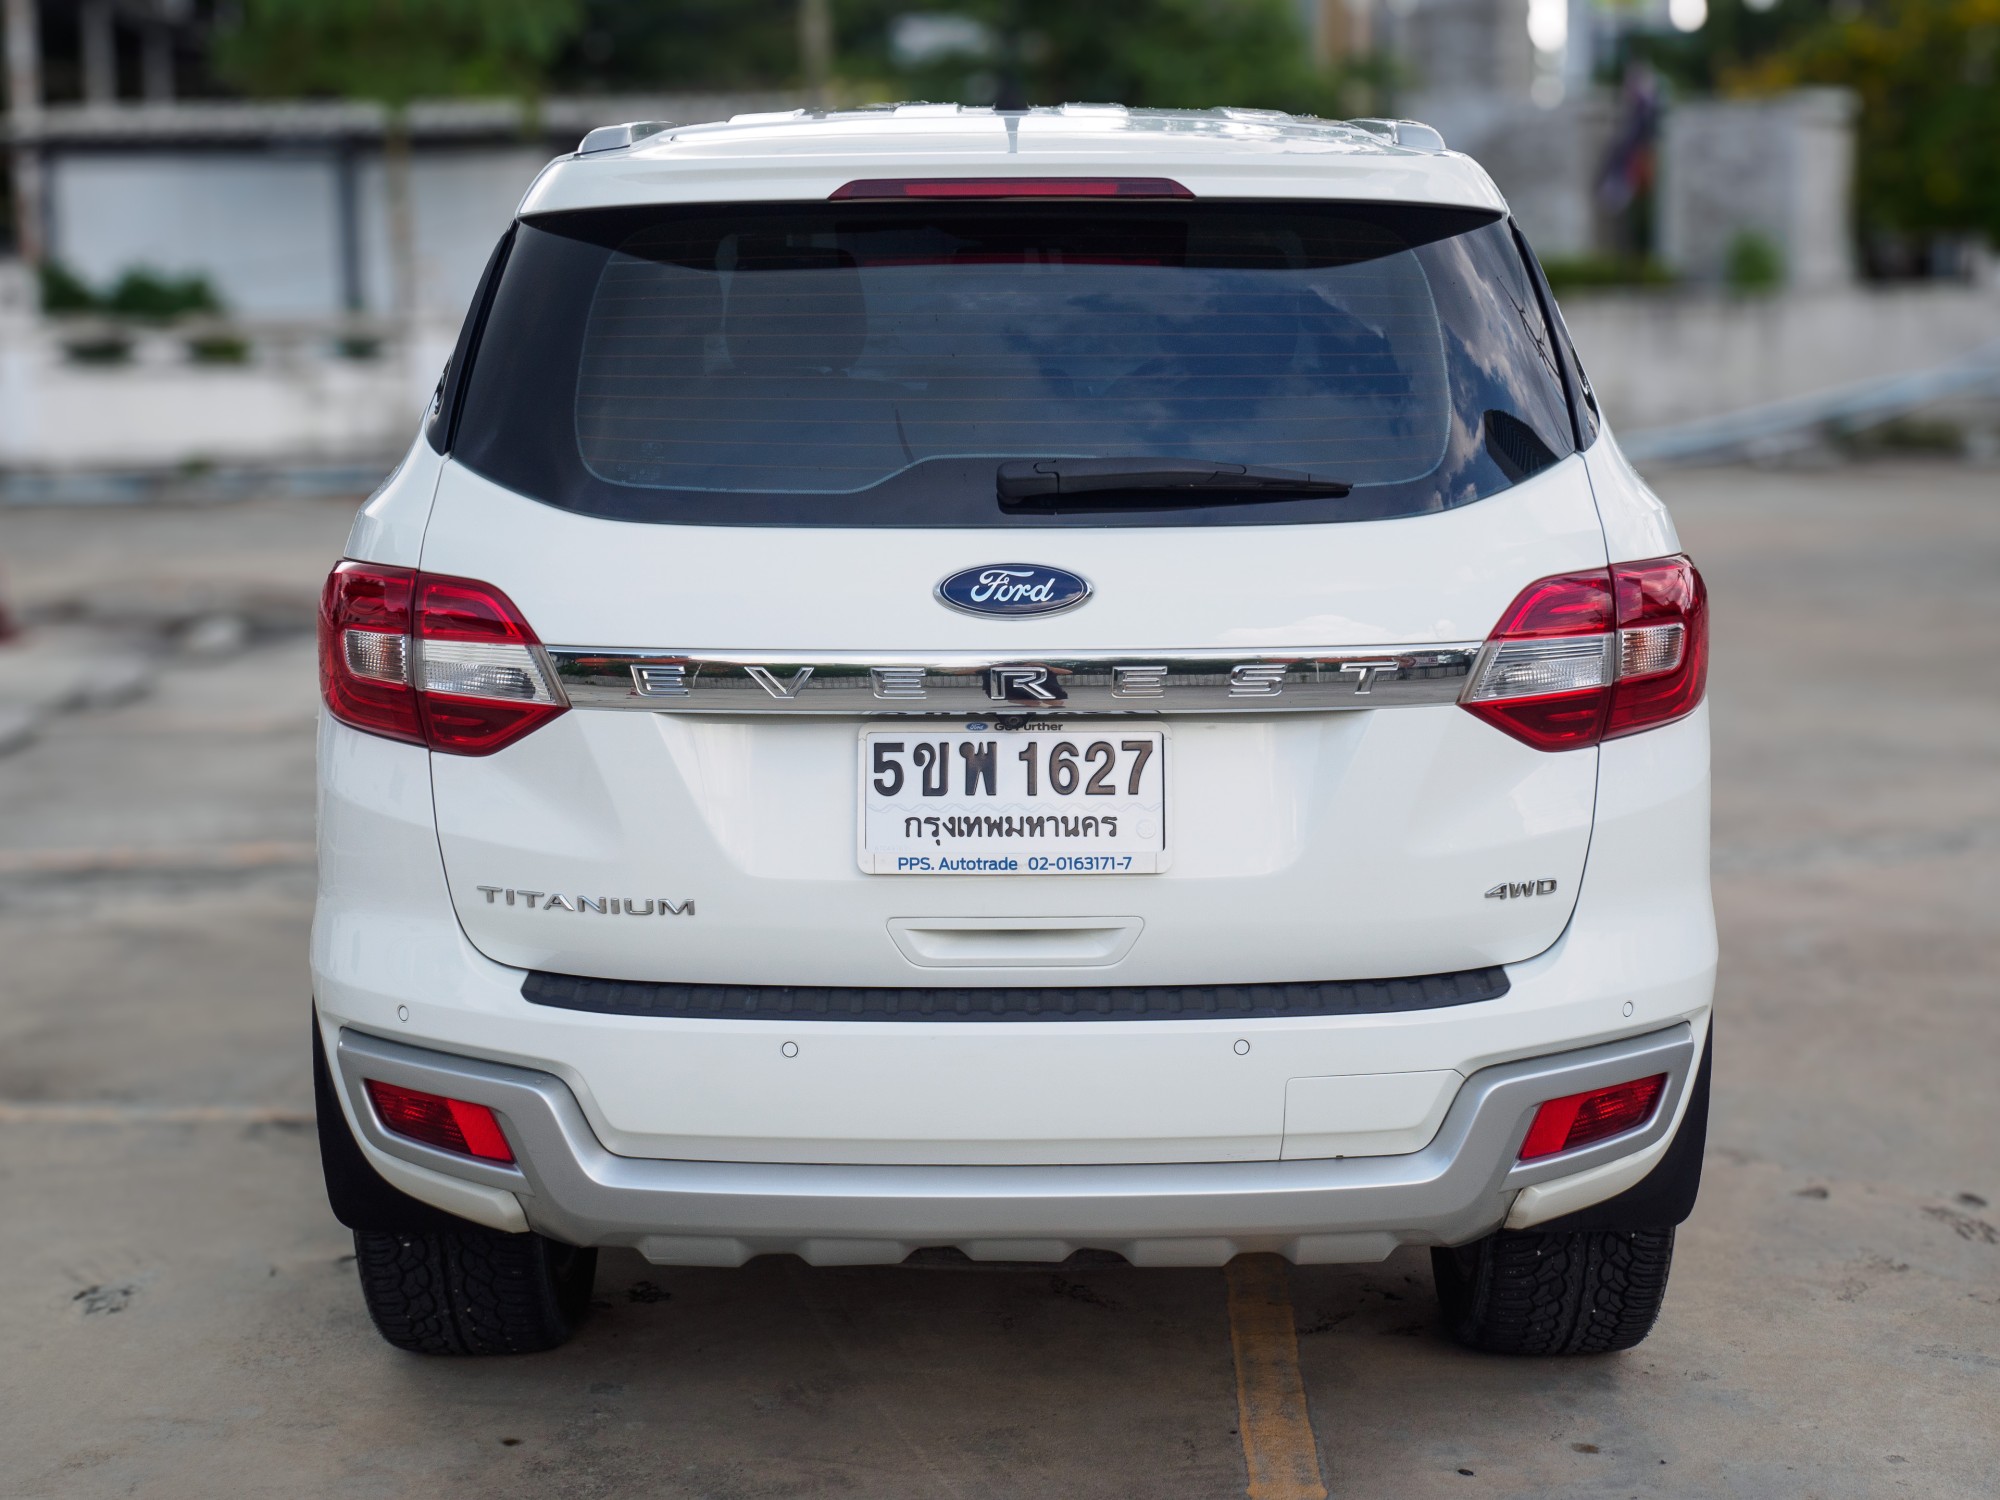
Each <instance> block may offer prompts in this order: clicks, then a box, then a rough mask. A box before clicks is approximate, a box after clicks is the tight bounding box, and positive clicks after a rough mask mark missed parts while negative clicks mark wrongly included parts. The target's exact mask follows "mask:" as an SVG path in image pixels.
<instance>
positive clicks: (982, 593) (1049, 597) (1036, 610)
mask: <svg viewBox="0 0 2000 1500" xmlns="http://www.w3.org/2000/svg"><path fill="white" fill-rule="evenodd" d="M937 596H938V602H939V603H940V604H944V605H947V606H948V607H950V608H952V609H957V610H963V611H964V612H965V613H966V614H969V615H1048V614H1054V613H1055V612H1056V611H1057V610H1059V609H1074V608H1076V606H1077V605H1079V604H1081V603H1083V601H1084V600H1086V599H1088V598H1089V597H1090V581H1089V580H1088V579H1086V578H1080V577H1078V576H1077V575H1076V574H1074V573H1070V572H1066V571H1064V570H1063V569H1061V568H1045V567H1043V566H1041V564H1039V563H984V564H982V565H981V566H979V567H976V568H967V569H965V570H964V571H963V572H958V573H954V574H952V575H951V577H949V578H947V579H945V580H944V581H943V582H942V583H940V584H939V585H938V586H937Z"/></svg>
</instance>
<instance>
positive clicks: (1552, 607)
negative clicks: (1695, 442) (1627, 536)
mask: <svg viewBox="0 0 2000 1500" xmlns="http://www.w3.org/2000/svg"><path fill="white" fill-rule="evenodd" d="M1707 680H1708V592H1707V590H1706V589H1705V588H1704V586H1703V584H1702V581H1701V574H1700V573H1699V572H1697V571H1696V570H1695V566H1694V564H1693V563H1691V562H1689V561H1688V560H1687V559H1686V558H1685V557H1661V558H1654V559H1652V560H1651V561H1649V562H1637V563H1619V564H1617V565H1616V566H1614V567H1610V568H1599V569H1595V570H1593V571H1591V572H1587V573H1564V574H1560V575H1558V576H1557V577H1554V578H1544V579H1541V580H1539V581H1537V582H1535V583H1531V584H1529V585H1528V586H1527V587H1526V588H1525V589H1523V590H1522V591H1521V593H1520V595H1519V597H1517V598H1516V599H1515V600H1514V602H1513V604H1512V605H1510V606H1509V607H1508V609H1507V612H1506V614H1504V615H1502V616H1501V618H1500V623H1499V624H1498V625H1497V626H1495V627H1494V630H1493V634H1492V635H1491V636H1489V637H1488V638H1487V641H1486V647H1485V649H1484V650H1483V651H1481V652H1480V655H1479V664H1478V666H1477V667H1476V668H1475V669H1474V672H1473V677H1472V681H1471V682H1470V683H1469V684H1468V685H1467V687H1466V690H1465V692H1464V694H1463V695H1462V696H1461V697H1460V698H1459V703H1460V705H1461V706H1462V707H1463V708H1465V710H1466V711H1467V712H1469V713H1472V714H1476V715H1477V716H1478V717H1480V718H1482V719H1484V720H1486V722H1487V723H1489V724H1491V725H1493V726H1494V727H1495V728H1497V729H1502V730H1505V731H1506V732H1507V733H1508V734H1511V735H1513V736H1514V738H1515V739H1517V740H1520V741H1522V742H1523V743H1524V744H1528V745H1533V746H1534V747H1535V748H1536V749H1537V750H1574V749H1579V748H1581V747H1583V746H1585V745H1595V744H1597V743H1599V742H1600V741H1603V740H1606V739H1613V738H1616V737H1617V736H1619V735H1624V734H1636V733H1638V732H1639V731H1640V730H1642V729H1653V728H1657V727H1658V726H1659V725H1661V724H1668V723H1672V722H1673V721H1674V720H1675V719H1680V718H1685V717H1686V716H1687V715H1688V714H1690V713H1692V712H1694V710H1695V707H1696V706H1697V705H1698V704H1699V703H1700V702H1701V695H1702V691H1703V688H1704V686H1705V685H1706V683H1707Z"/></svg>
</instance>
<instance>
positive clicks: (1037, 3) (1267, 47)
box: [834, 0, 1381, 115]
mask: <svg viewBox="0 0 2000 1500" xmlns="http://www.w3.org/2000/svg"><path fill="white" fill-rule="evenodd" d="M927 8H928V7H919V6H914V5H912V4H910V3H909V0H836V3H835V7H834V17H835V23H836V26H837V28H838V34H839V42H840V54H841V61H842V64H843V70H844V71H845V72H847V73H849V74H850V75H851V74H853V73H854V72H856V71H867V70H870V69H871V68H872V69H875V70H880V71H882V72H885V73H889V74H891V75H892V76H895V77H896V78H897V81H898V82H900V83H901V84H902V85H903V86H904V87H905V88H906V89H909V90H911V91H912V92H913V93H914V95H915V96H917V97H927V98H934V99H942V100H952V99H956V100H961V101H963V102H968V103H991V102H997V103H1000V104H1006V105H1021V104H1061V103H1065V102H1068V101H1078V100H1082V101H1102V102H1116V103H1120V104H1130V105H1136V106H1154V107H1163V108H1202V107H1205V106H1208V105H1216V104H1235V105H1242V106H1247V107H1252V108H1266V109H1286V110H1296V111H1299V112H1302V113H1315V114H1335V115H1337V114H1346V113H1350V112H1357V111H1352V110H1351V109H1350V108H1349V105H1350V104H1351V103H1352V102H1353V94H1354V91H1355V88H1356V86H1357V84H1366V83H1369V82H1376V83H1379V82H1380V81H1381V79H1380V77H1379V69H1378V68H1377V67H1376V66H1375V65H1372V64H1362V65H1358V66H1350V67H1348V68H1347V69H1345V70H1344V71H1342V72H1340V73H1336V74H1329V73H1325V72H1322V71H1321V70H1320V69H1318V68H1317V67H1315V66H1314V64H1313V61H1312V57H1311V49H1310V47H1309V45H1308V43H1307V40H1306V37H1305V33H1304V29H1303V27H1302V26H1301V25H1300V21H1299V7H1298V5H1297V4H1296V0H1121V3H1120V4H1119V5H1118V6H1117V7H1116V9H1115V11H1113V10H1112V9H1111V8H1110V7H1108V6H1104V5H1101V4H1099V5H1092V4H1088V3H1079V0H959V3H957V4H955V5H951V6H949V7H944V6H940V7H938V10H939V11H944V10H946V9H948V10H949V12H950V13H951V14H952V15H954V16H958V17H963V18H965V19H968V20H971V21H976V22H978V23H980V25H981V27H982V28H983V30H984V32H985V34H986V35H987V36H988V37H989V38H990V45H988V46H987V47H986V48H985V49H984V53H983V55H978V54H972V55H959V56H947V57H940V58H938V59H936V60H935V61H934V62H931V63H929V64H919V65H916V66H909V65H902V66H900V67H899V66H898V65H897V63H896V62H895V61H894V60H893V57H892V54H891V52H890V48H889V44H888V37H889V35H890V32H891V26H892V24H893V22H894V19H895V16H896V14H897V13H898V12H903V11H910V10H914V9H927Z"/></svg>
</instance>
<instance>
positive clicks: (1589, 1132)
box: [1521, 1073, 1667, 1161]
mask: <svg viewBox="0 0 2000 1500" xmlns="http://www.w3.org/2000/svg"><path fill="white" fill-rule="evenodd" d="M1666 1086H1667V1075H1666V1074H1664V1073H1655V1074H1654V1075H1653V1076H1652V1077H1651V1078H1635V1079H1633V1080H1632V1082H1630V1083H1617V1084H1613V1085H1612V1086H1611V1087H1610V1088H1608V1089H1592V1090H1591V1091H1590V1092H1589V1093H1587V1094H1569V1095H1566V1096H1564V1097H1563V1098H1561V1099H1551V1100H1549V1101H1548V1102H1547V1103H1546V1104H1544V1105H1542V1107H1541V1108H1540V1109H1537V1110H1536V1111H1535V1122H1534V1124H1532V1125H1530V1126H1529V1127H1528V1138H1527V1139H1526V1140H1524V1141H1522V1142H1521V1160H1522V1161H1534V1160H1535V1159H1536V1158H1537V1157H1543V1156H1554V1155H1555V1154H1556V1153H1557V1152H1560V1151H1574V1150H1575V1149H1576V1148H1577V1147H1578V1146H1588V1145H1591V1144H1593V1143H1594V1142H1597V1141H1603V1140H1609V1139H1610V1138H1611V1137H1612V1136H1614V1135H1623V1134H1624V1133H1625V1132H1626V1131H1628V1130H1636V1129H1637V1128H1638V1127H1639V1126H1641V1125H1643V1124H1645V1123H1646V1121H1648V1120H1650V1119H1651V1118H1652V1117H1653V1107H1654V1106H1655V1105H1656V1104H1658V1103H1659V1102H1660V1094H1661V1091H1662V1090H1664V1089H1665V1088H1666Z"/></svg>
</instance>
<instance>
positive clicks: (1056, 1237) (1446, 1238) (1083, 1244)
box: [336, 1023, 1695, 1265]
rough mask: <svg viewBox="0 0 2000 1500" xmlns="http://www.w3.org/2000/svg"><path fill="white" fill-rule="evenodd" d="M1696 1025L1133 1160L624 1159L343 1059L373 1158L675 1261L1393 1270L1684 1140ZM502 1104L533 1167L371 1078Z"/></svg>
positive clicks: (541, 1096)
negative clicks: (1410, 1106)
mask: <svg viewBox="0 0 2000 1500" xmlns="http://www.w3.org/2000/svg"><path fill="white" fill-rule="evenodd" d="M1694 1054H1695V1047H1694V1038H1693V1033H1692V1030H1691V1029H1690V1028H1689V1027H1688V1026H1687V1025H1686V1024H1685V1023H1683V1024H1681V1025H1677V1026H1673V1027H1670V1028H1668V1029H1667V1030H1664V1031H1656V1032H1652V1033H1650V1034H1648V1035H1645V1036H1638V1037H1630V1038H1626V1039H1624V1040H1621V1041H1616V1042H1608V1043H1605V1044H1603V1045H1600V1046H1595V1047H1587V1048H1584V1049H1582V1050H1579V1051H1575V1052H1564V1053H1559V1054H1556V1055H1554V1056H1550V1057H1538V1058H1528V1059H1523V1060H1521V1061H1518V1062H1510V1063H1502V1064H1500V1065H1498V1066H1496V1067H1491V1068H1484V1069H1482V1070H1480V1071H1479V1072H1477V1073H1475V1074H1473V1075H1472V1077H1470V1078H1469V1079H1467V1080H1466V1082H1465V1084H1464V1086H1463V1087H1462V1088H1461V1089H1460V1090H1459V1093H1458V1097H1457V1099H1456V1100H1455V1101H1454V1102H1453V1104H1452V1106H1451V1109H1450V1111H1449V1112H1448V1113H1447V1114H1446V1116H1445V1120H1444V1124H1443V1125H1442V1126H1440V1127H1439V1129H1438V1133H1437V1136H1436V1137H1435V1138H1434V1139H1433V1140H1432V1141H1431V1143H1430V1145H1428V1146H1426V1147H1425V1148H1424V1149H1423V1150H1421V1151H1418V1152H1414V1153H1412V1154H1410V1155H1407V1156H1377V1157H1348V1158H1340V1159H1333V1160H1310V1161H1257V1162H1190V1163H1173V1164H1145V1165H1130V1166H1119V1165H1113V1166H1071V1167H1064V1166H1023V1167H993V1166H850V1165H811V1164H793V1163H740V1162H705V1161H666V1160H658V1159H653V1158H639V1157H629V1156H614V1155H613V1154H612V1153H610V1152H609V1151H607V1150H605V1149H604V1147H603V1145H602V1144H601V1143H600V1142H599V1141H598V1139H597V1136H596V1135H595V1134H594V1133H593V1131H592V1130H591V1128H590V1125H589V1123H588V1121H587V1120H586V1119H585V1118H584V1115H583V1111H582V1109H581V1108H580V1107H579V1106H578V1104H577V1101H576V1097H575V1095H574V1094H572V1093H571V1092H570V1090H569V1088H568V1087H567V1086H566V1085H565V1084H564V1083H563V1082H562V1081H561V1080H560V1079H558V1078H555V1077H553V1076H552V1075H550V1074H547V1073H543V1072H538V1071H535V1070H533V1069H528V1068H519V1067H511V1066H508V1065H505V1064H501V1063H491V1062H483V1061H478V1060H476V1059H472V1058H464V1057H457V1056H453V1055H451V1054H448V1053H443V1052H433V1051H429V1050H427V1049H424V1048H419V1047H410V1046H406V1045H404V1044H402V1043H400V1042H392V1041H388V1040H386V1039H384V1038H382V1037H377V1036H372V1035H368V1034H366V1033H363V1032H358V1031H353V1030H343V1031H342V1032H341V1033H340V1038H339V1043H338V1047H337V1051H336V1062H337V1067H338V1071H339V1074H340V1078H341V1082H342V1086H343V1087H345V1088H346V1089H347V1091H348V1098H349V1101H350V1103H351V1104H352V1105H353V1111H354V1117H355V1118H356V1119H357V1120H359V1121H360V1122H361V1126H362V1130H363V1132H364V1133H365V1134H366V1136H367V1138H368V1141H369V1143H370V1144H371V1145H373V1146H375V1147H376V1148H378V1149H380V1150H382V1151H384V1152H387V1153H389V1154H390V1155H392V1156H396V1157H400V1158H401V1159H403V1160H405V1161H409V1162H414V1163H416V1164H418V1165H420V1166H425V1167H429V1168H431V1169H433V1170H435V1171H439V1172H444V1173H446V1174H448V1175H451V1176H454V1177H459V1178H463V1179H465V1180H467V1181H470V1182H479V1183H485V1184H487V1185H489V1186H494V1187H501V1188H506V1189H509V1190H510V1191H512V1192H514V1193H516V1194H518V1195H519V1196H520V1201H521V1206H522V1208H523V1210H524V1211H525V1212H526V1214H527V1218H528V1222H529V1223H530V1224H531V1225H533V1226H534V1227H535V1228H536V1229H537V1230H539V1231H540V1232H542V1233H544V1234H547V1235H550V1236H551V1237H553V1238H555V1239H559V1240H564V1241H567V1242H569V1243H572V1244H579V1245H628V1246H633V1247H635V1248H637V1249H638V1250H639V1251H640V1252H641V1253H642V1254H644V1255H646V1256H647V1257H648V1258H649V1259H652V1260H654V1261H656V1262H660V1263H663V1264H692V1265H735V1264H740V1263H741V1262H742V1261H744V1260H747V1259H748V1258H749V1257H750V1256H752V1255H759V1254H768V1253H773V1252H791V1253H795V1254H798V1255H801V1256H803V1257H804V1258H805V1259H806V1260H808V1261H810V1262H812V1263H813V1264H816V1265H829V1264H851V1265H855V1264H892V1263H894V1262H896V1261H900V1260H902V1259H903V1258H904V1257H905V1256H906V1255H908V1254H909V1253H910V1252H911V1251H912V1250H916V1249H920V1248H925V1247H933V1246H957V1247H958V1248H960V1249H962V1250H964V1251H965V1252H966V1253H967V1254H968V1255H970V1256H972V1257H973V1258H974V1259H1001V1260H1060V1259H1062V1258H1063V1257H1064V1256H1066V1255H1068V1254H1069V1253H1070V1252H1071V1251H1074V1250H1078V1249H1085V1248H1092V1249H1104V1250H1113V1251H1117V1252H1118V1253H1120V1254H1122V1255H1124V1256H1125V1257H1126V1258H1127V1259H1128V1260H1131V1261H1133V1262H1134V1263H1135V1264H1140V1265H1214V1264H1221V1263H1222V1262H1224V1261H1227V1260H1228V1259H1229V1258H1230V1257H1231V1256H1232V1255H1235V1254H1238V1253H1240V1252H1244V1251H1251V1250H1271V1251H1276V1252H1277V1253H1279V1254H1281V1255H1285V1256H1287V1257H1289V1258H1290V1259H1292V1260H1294V1261H1296V1262H1298V1263H1300V1264H1310V1263H1315V1262H1333V1261H1369V1260H1379V1259H1381V1258H1382V1257H1383V1256H1385V1255H1387V1254H1388V1253H1389V1252H1390V1251H1391V1250H1393V1249H1395V1248H1396V1247H1397V1246H1398V1245H1406V1244H1414V1245H1452V1244H1462V1243H1464V1242H1465V1241H1467V1240H1472V1239H1477V1238H1479V1237H1480V1236H1481V1235H1484V1234H1487V1233H1490V1232H1491V1231H1492V1230H1494V1229H1496V1228H1498V1227H1499V1226H1500V1224H1501V1222H1502V1221H1503V1220H1504V1219H1505V1218H1506V1215H1507V1210H1508V1208H1509V1206H1510V1205H1511V1204H1512V1202H1513V1198H1514V1194H1515V1192H1516V1191H1517V1190H1519V1189H1520V1188H1523V1187H1526V1186H1527V1185H1528V1184H1530V1183H1532V1182H1542V1181H1546V1180H1547V1179H1549V1178H1553V1177H1561V1176H1567V1175H1569V1174H1570V1173H1573V1172H1580V1171H1583V1170H1585V1169H1586V1168H1589V1167H1594V1166H1598V1165H1600V1164H1602V1163H1604V1162H1608V1161H1615V1160H1617V1159H1619V1158H1621V1157H1625V1156H1629V1155H1631V1154H1632V1153H1633V1152H1635V1151H1639V1150H1642V1149H1644V1148H1645V1147H1647V1146H1649V1145H1651V1144H1653V1143H1654V1142H1655V1141H1657V1140H1659V1139H1660V1138H1661V1137H1662V1136H1663V1135H1665V1134H1666V1132H1667V1130H1668V1129H1669V1128H1670V1125H1671V1123H1672V1121H1673V1119H1674V1117H1675V1115H1676V1113H1677V1111H1678V1109H1679V1105H1680V1097H1681V1094H1682V1092H1683V1091H1684V1090H1685V1089H1686V1087H1687V1084H1688V1077H1689V1071H1690V1069H1691V1067H1692V1066H1693V1063H1694ZM1652 1073H1665V1074H1667V1075H1668V1076H1667V1088H1666V1091H1665V1093H1664V1094H1663V1096H1662V1098H1661V1100H1660V1103H1659V1107H1658V1108H1657V1109H1656V1110H1655V1111H1654V1113H1653V1117H1652V1118H1651V1119H1650V1120H1649V1121H1648V1122H1647V1123H1646V1124H1645V1125H1643V1126H1641V1127H1639V1128H1638V1129H1636V1130H1630V1131H1627V1132H1626V1133H1624V1134H1623V1135H1620V1136H1615V1137H1613V1138H1612V1139H1610V1140H1607V1141H1602V1142H1599V1143H1598V1144H1596V1145H1593V1146H1587V1147H1584V1148H1582V1149H1580V1150H1576V1151H1569V1152H1564V1153H1562V1154H1561V1155H1557V1156H1551V1157H1547V1158H1544V1159H1542V1160H1539V1161H1535V1162H1531V1163H1519V1162H1517V1161H1516V1156H1517V1154H1518V1152H1519V1150H1520V1145H1521V1140H1522V1138H1523V1136H1525V1135H1526V1133H1527V1129H1528V1123H1529V1121H1530V1119H1531V1118H1532V1117H1533V1114H1534V1111H1535V1108H1536V1106H1537V1105H1539V1104H1540V1103H1541V1102H1542V1101H1543V1100H1545V1099H1552V1098H1560V1097H1562V1096H1563V1095H1566V1094H1573V1093H1580V1092H1582V1091H1584V1090H1586V1089H1592V1088H1599V1087H1603V1086H1605V1085H1609V1084H1614V1083H1623V1082H1625V1081H1627V1080H1629V1079H1633V1078H1643V1077H1646V1076H1648V1075H1649V1074H1652ZM368 1078H375V1079H380V1080H381V1081H383V1082H386V1083H397V1084H403V1085H405V1086H407V1087H410V1088H417V1089H423V1090H426V1091H429V1092H431V1093H438V1094H446V1095H449V1096H451V1097H453V1098H458V1099H466V1100H470V1101H472V1102H475V1103H479V1104H485V1105H489V1106H490V1107H492V1109H493V1110H494V1111H495V1112H496V1113H497V1114H498V1115H499V1116H500V1119H501V1122H502V1126H503V1128H504V1129H505V1131H506V1134H507V1139H508V1141H509V1143H510V1144H511V1145H512V1146H513V1149H514V1153H515V1156H516V1158H517V1160H518V1163H519V1165H518V1166H516V1167H504V1166H498V1165H494V1164H491V1163H485V1162H476V1161H473V1160H470V1159H468V1158H466V1157H461V1156H457V1155H454V1154H452V1153H449V1152H444V1151H438V1150H434V1149H432V1148H430V1147H427V1146H423V1145H420V1144H418V1143H417V1142H415V1141H411V1140H407V1139H405V1138H403V1137H400V1136H395V1135H391V1134H390V1133H389V1132H388V1131H386V1130H384V1129H383V1128H382V1125H381V1122H380V1121H379V1120H378V1119H377V1118H376V1117H375V1113H374V1111H373V1109H372V1108H371V1107H370V1105H369V1102H368V1097H367V1091H366V1089H365V1087H364V1080H365V1079H368Z"/></svg>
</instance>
